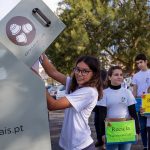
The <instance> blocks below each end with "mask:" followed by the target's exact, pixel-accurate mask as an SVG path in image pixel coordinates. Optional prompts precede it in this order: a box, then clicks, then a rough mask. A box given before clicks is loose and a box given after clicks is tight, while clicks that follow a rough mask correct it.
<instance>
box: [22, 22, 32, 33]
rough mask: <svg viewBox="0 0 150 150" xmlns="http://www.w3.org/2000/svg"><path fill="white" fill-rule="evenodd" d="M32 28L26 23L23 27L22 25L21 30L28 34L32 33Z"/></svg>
mask: <svg viewBox="0 0 150 150" xmlns="http://www.w3.org/2000/svg"><path fill="white" fill-rule="evenodd" d="M32 29H33V27H32V25H31V24H29V23H26V24H24V25H22V30H23V31H24V33H27V34H28V33H30V32H31V31H32Z"/></svg>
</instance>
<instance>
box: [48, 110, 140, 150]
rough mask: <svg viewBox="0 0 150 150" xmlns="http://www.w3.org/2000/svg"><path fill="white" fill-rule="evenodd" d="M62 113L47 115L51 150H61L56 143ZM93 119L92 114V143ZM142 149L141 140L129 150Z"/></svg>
mask: <svg viewBox="0 0 150 150" xmlns="http://www.w3.org/2000/svg"><path fill="white" fill-rule="evenodd" d="M63 112H64V111H51V112H50V113H49V118H50V135H51V145H52V150H62V149H61V148H60V147H59V145H58V141H59V136H60V131H61V127H62V122H63V117H64V113H63ZM93 117H94V113H92V115H91V117H90V120H89V124H90V127H91V131H92V137H93V139H94V141H95V142H96V134H95V127H94V122H93V120H94V119H93ZM142 149H143V148H142V145H141V140H140V141H139V142H138V143H136V144H133V145H132V148H131V150H142ZM96 150H100V148H97V149H96Z"/></svg>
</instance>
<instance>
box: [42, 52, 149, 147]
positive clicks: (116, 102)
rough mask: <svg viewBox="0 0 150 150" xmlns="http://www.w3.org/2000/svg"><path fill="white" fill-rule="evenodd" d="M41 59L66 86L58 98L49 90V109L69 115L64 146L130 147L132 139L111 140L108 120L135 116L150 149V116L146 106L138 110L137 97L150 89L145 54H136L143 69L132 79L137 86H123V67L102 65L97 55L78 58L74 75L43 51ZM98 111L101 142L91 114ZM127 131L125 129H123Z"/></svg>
mask: <svg viewBox="0 0 150 150" xmlns="http://www.w3.org/2000/svg"><path fill="white" fill-rule="evenodd" d="M40 62H41V64H42V66H43V68H44V69H45V72H46V73H47V74H48V75H49V76H50V77H52V78H53V79H55V80H57V81H58V82H60V83H62V84H63V85H65V86H66V95H65V96H64V97H62V98H60V99H58V100H55V99H54V98H53V97H52V96H51V95H50V94H49V93H48V92H47V91H46V96H47V107H48V109H49V110H61V109H65V116H64V121H63V127H62V130H61V136H60V140H59V145H60V146H61V147H62V148H63V149H64V150H95V147H98V146H101V148H102V149H107V150H130V149H131V145H132V142H126V141H125V142H120V143H117V142H116V143H115V142H114V143H108V139H107V134H106V127H107V126H106V122H107V125H109V126H111V124H109V123H111V122H124V121H126V122H128V121H130V120H134V123H135V126H134V130H135V136H136V137H137V138H136V140H138V137H139V136H141V139H142V143H143V149H144V150H150V140H149V139H150V116H144V115H143V113H144V111H145V110H144V109H143V108H140V109H139V110H138V112H137V110H136V105H137V102H136V98H141V97H142V95H143V94H147V93H149V91H150V70H149V69H148V66H147V63H148V60H147V58H146V56H145V55H144V54H138V55H137V56H136V57H135V64H136V65H137V67H138V68H139V72H137V73H135V74H134V76H133V79H132V85H133V90H132V91H131V90H129V89H127V88H125V87H123V86H122V82H123V70H122V68H121V67H120V66H117V65H116V66H111V67H110V68H109V70H108V71H105V70H102V69H101V68H100V62H99V60H98V59H97V58H96V57H93V56H87V55H86V56H81V57H79V58H78V59H77V61H76V63H75V66H74V68H73V69H72V74H71V76H65V75H64V74H62V73H61V72H59V71H58V70H57V69H56V67H55V66H54V65H53V64H52V62H51V61H49V59H48V58H47V57H46V55H45V54H43V55H42V56H41V57H40ZM92 111H94V112H95V118H94V123H95V129H96V134H97V142H96V143H95V142H94V140H93V139H92V137H91V130H90V127H89V125H88V121H89V117H90V115H91V113H92ZM123 132H125V131H123Z"/></svg>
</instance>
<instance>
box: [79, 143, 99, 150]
mask: <svg viewBox="0 0 150 150" xmlns="http://www.w3.org/2000/svg"><path fill="white" fill-rule="evenodd" d="M82 150H96V149H95V145H94V143H92V144H91V145H89V146H88V147H86V148H84V149H82Z"/></svg>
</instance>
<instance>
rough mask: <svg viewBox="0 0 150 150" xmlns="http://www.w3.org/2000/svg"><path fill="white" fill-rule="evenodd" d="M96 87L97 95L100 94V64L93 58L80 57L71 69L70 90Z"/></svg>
mask: <svg viewBox="0 0 150 150" xmlns="http://www.w3.org/2000/svg"><path fill="white" fill-rule="evenodd" d="M85 86H90V87H96V88H97V90H98V92H99V95H100V96H101V93H102V82H101V78H100V62H99V60H98V59H97V58H96V57H93V56H81V57H79V58H78V59H77V61H76V64H75V67H74V68H73V78H72V86H71V90H72V91H74V90H76V89H77V88H78V87H85Z"/></svg>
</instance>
